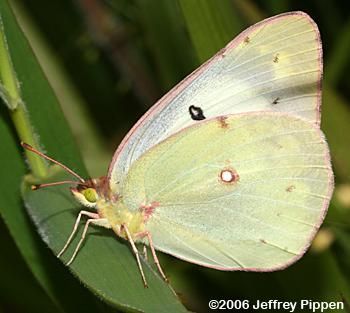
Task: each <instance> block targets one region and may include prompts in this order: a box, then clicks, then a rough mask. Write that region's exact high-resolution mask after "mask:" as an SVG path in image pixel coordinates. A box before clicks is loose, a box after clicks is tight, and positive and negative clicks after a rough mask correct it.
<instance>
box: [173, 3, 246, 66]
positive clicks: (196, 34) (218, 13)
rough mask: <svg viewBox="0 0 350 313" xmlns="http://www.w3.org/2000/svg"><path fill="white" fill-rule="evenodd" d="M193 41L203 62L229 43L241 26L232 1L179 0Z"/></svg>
mask: <svg viewBox="0 0 350 313" xmlns="http://www.w3.org/2000/svg"><path fill="white" fill-rule="evenodd" d="M179 3H180V6H181V8H182V12H183V14H184V17H185V20H186V24H187V28H188V31H189V33H190V37H191V40H192V43H193V45H194V47H195V50H196V52H197V56H198V58H199V60H200V61H201V62H204V61H206V60H207V59H208V58H209V57H211V56H212V55H214V54H215V53H216V52H217V51H218V50H220V49H222V48H223V47H224V45H225V44H226V43H228V42H229V41H230V40H231V39H232V37H233V35H234V34H235V33H236V32H237V29H239V28H240V25H241V21H240V19H239V17H238V15H235V11H234V10H233V7H232V4H231V2H230V1H227V0H222V1H195V0H179Z"/></svg>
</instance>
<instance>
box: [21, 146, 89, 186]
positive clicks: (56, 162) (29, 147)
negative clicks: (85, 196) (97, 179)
mask: <svg viewBox="0 0 350 313" xmlns="http://www.w3.org/2000/svg"><path fill="white" fill-rule="evenodd" d="M21 146H22V147H23V148H25V149H27V150H29V151H31V152H34V153H36V154H37V155H40V156H41V157H42V158H44V159H46V160H49V161H51V162H52V163H55V164H57V165H58V166H60V167H61V168H63V169H64V170H65V171H66V172H68V173H69V174H71V175H73V176H74V177H76V178H78V179H79V180H80V182H81V183H82V184H85V180H84V179H83V178H82V177H80V176H79V175H78V174H77V173H75V172H73V171H72V170H71V169H70V168H68V167H67V166H65V165H64V164H62V163H60V162H58V161H56V160H54V159H52V158H50V157H49V156H47V155H46V154H44V153H42V152H40V151H39V150H37V149H35V148H34V147H32V146H31V145H29V144H27V143H25V142H23V141H21ZM67 183H75V184H76V183H77V182H72V181H62V182H57V183H50V184H40V185H34V186H33V187H32V188H33V189H34V190H36V189H38V188H40V187H44V186H52V185H53V184H55V185H59V184H67Z"/></svg>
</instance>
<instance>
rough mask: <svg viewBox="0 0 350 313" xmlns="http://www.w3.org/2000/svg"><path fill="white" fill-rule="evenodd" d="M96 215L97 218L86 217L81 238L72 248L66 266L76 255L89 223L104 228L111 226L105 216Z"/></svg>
mask: <svg viewBox="0 0 350 313" xmlns="http://www.w3.org/2000/svg"><path fill="white" fill-rule="evenodd" d="M96 215H97V216H98V217H97V218H91V219H88V220H87V222H86V224H85V227H84V230H83V234H82V235H81V238H80V241H79V243H78V245H77V247H76V248H75V250H74V253H73V255H72V257H71V258H70V260H69V261H68V262H67V264H66V265H67V266H68V265H70V264H71V263H72V262H73V260H74V258H75V256H76V255H77V253H78V251H79V249H80V246H81V244H82V243H83V241H84V239H85V236H86V232H87V230H88V227H89V225H90V224H94V225H97V226H102V227H105V228H111V225H110V224H109V222H108V220H107V219H106V218H99V215H98V214H96Z"/></svg>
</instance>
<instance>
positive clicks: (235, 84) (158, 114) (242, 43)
mask: <svg viewBox="0 0 350 313" xmlns="http://www.w3.org/2000/svg"><path fill="white" fill-rule="evenodd" d="M321 76H322V49H321V42H320V37H319V32H318V29H317V26H316V24H315V23H314V22H313V21H312V20H311V18H310V17H309V16H308V15H306V14H305V13H302V12H292V13H287V14H282V15H279V16H275V17H272V18H270V19H266V20H264V21H262V22H260V23H258V24H256V25H254V26H252V27H250V28H248V29H247V30H246V31H244V32H243V33H242V34H240V35H239V36H238V37H237V38H236V39H234V40H233V41H232V42H231V43H229V44H228V45H227V47H226V48H224V49H223V50H222V51H220V52H219V53H218V54H217V55H216V56H214V57H213V58H212V59H210V60H209V61H208V62H207V63H206V64H204V65H203V66H202V67H201V68H199V69H198V70H197V71H195V72H194V73H193V74H191V75H190V76H189V77H187V78H186V79H185V80H183V81H182V82H181V83H180V84H179V85H178V86H176V87H175V88H174V89H173V90H172V91H170V92H169V93H168V94H167V95H166V96H164V97H163V98H162V99H161V100H160V101H159V102H158V103H157V104H156V105H155V106H154V107H152V108H151V109H150V110H149V111H148V112H147V113H146V114H145V115H144V116H143V118H141V120H140V121H139V122H138V123H137V124H136V125H135V126H134V127H133V128H132V130H131V131H130V132H129V134H128V135H127V136H126V138H125V139H124V141H123V142H122V144H121V145H120V147H119V148H118V150H117V151H116V153H115V155H114V158H113V161H112V163H111V166H110V169H109V174H108V177H109V179H110V185H111V188H112V190H115V191H117V182H121V181H123V179H124V177H125V175H126V173H127V171H128V169H129V167H130V166H131V164H132V163H133V162H134V161H135V160H137V159H138V158H139V157H140V156H141V155H142V154H143V153H144V152H145V151H147V150H148V149H149V148H151V147H152V146H154V145H155V144H157V143H159V142H160V141H162V140H164V139H165V138H167V137H168V136H170V135H171V134H174V133H175V132H177V131H179V130H181V129H183V128H184V127H188V126H190V125H194V124H197V123H199V122H200V121H201V120H203V119H205V118H206V119H210V118H213V117H216V116H222V115H227V114H234V113H244V112H250V111H260V110H263V111H280V112H286V113H290V114H293V115H297V116H301V117H303V118H305V119H307V120H309V121H310V122H312V123H315V124H319V119H320V114H319V106H320V97H321V91H320V80H321Z"/></svg>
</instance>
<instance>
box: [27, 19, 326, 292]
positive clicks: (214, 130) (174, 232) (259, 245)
mask: <svg viewBox="0 0 350 313" xmlns="http://www.w3.org/2000/svg"><path fill="white" fill-rule="evenodd" d="M321 78H322V48H321V41H320V36H319V32H318V29H317V26H316V24H315V23H314V22H313V21H312V19H311V18H310V17H309V16H308V15H307V14H305V13H303V12H291V13H286V14H281V15H278V16H275V17H272V18H269V19H266V20H264V21H262V22H260V23H258V24H256V25H254V26H252V27H250V28H248V29H247V30H245V31H244V32H243V33H241V34H240V35H239V36H238V37H237V38H235V39H234V40H233V41H232V42H230V43H229V44H228V45H227V46H226V47H225V48H224V49H223V50H221V51H220V52H218V54H216V55H215V56H214V57H213V58H211V59H210V60H209V61H208V62H206V63H205V64H204V65H202V66H201V67H200V68H199V69H197V70H196V71H195V72H194V73H192V74H191V75H189V76H188V77H187V78H186V79H185V80H184V81H182V82H181V83H180V84H179V85H178V86H176V87H175V88H173V89H172V90H171V91H170V92H169V93H168V94H167V95H165V96H164V97H163V98H162V99H161V100H160V101H159V102H158V103H157V104H155V105H154V106H153V107H152V108H151V109H150V110H149V111H148V112H147V113H146V114H145V115H144V116H143V117H142V118H141V119H140V120H139V122H138V123H137V124H136V125H135V126H134V127H133V128H132V129H131V130H130V132H129V133H128V135H127V136H126V137H125V139H124V140H123V142H122V143H121V145H120V146H119V148H118V149H117V151H116V153H115V155H114V157H113V160H112V162H111V165H110V167H109V171H108V174H107V176H106V177H104V178H102V179H92V180H87V181H85V180H84V179H83V178H81V177H80V176H78V175H77V174H75V173H72V171H70V170H69V171H70V173H71V174H73V175H75V176H76V177H77V178H78V179H79V182H77V183H76V184H77V185H76V186H75V187H73V188H71V191H72V192H73V195H74V196H75V197H76V198H77V199H78V200H79V201H80V202H81V203H82V204H83V205H85V206H87V207H89V208H93V209H95V210H96V211H94V212H90V211H81V212H80V214H79V216H78V218H77V221H76V224H75V227H74V230H73V232H72V234H71V236H70V237H69V239H68V241H67V242H66V245H65V246H64V247H63V249H62V251H61V252H60V253H59V256H60V255H61V254H62V253H63V252H64V251H65V249H66V248H67V246H68V245H69V243H70V242H71V240H72V238H73V236H74V234H75V231H76V229H77V227H78V223H79V221H80V218H81V216H82V215H86V216H88V217H89V220H88V222H87V224H86V226H85V229H84V232H83V237H82V239H81V241H80V242H79V244H78V246H77V248H76V250H75V252H74V254H73V256H72V258H71V260H70V261H69V263H71V262H72V261H73V259H74V257H75V255H76V253H77V251H78V250H79V247H80V245H81V243H82V241H83V239H84V237H85V234H86V231H87V228H88V225H90V224H95V225H99V226H103V227H107V228H111V229H112V230H113V231H114V232H115V233H116V234H117V235H118V236H119V237H122V238H125V239H127V240H128V241H129V242H130V244H131V246H132V249H133V251H134V253H135V255H136V259H137V262H138V266H139V269H140V272H141V275H142V278H143V281H144V284H145V285H146V284H147V283H146V279H145V276H144V274H143V270H142V267H141V263H140V258H139V253H138V251H137V248H136V246H135V242H143V243H146V244H149V245H150V248H151V252H152V254H153V257H154V259H155V262H156V264H157V266H158V269H159V271H160V273H161V275H162V276H163V277H164V278H165V275H164V273H163V271H162V269H161V267H160V264H159V262H158V258H157V255H156V252H155V249H157V250H160V251H163V252H166V253H169V254H171V255H174V256H176V257H178V258H180V259H184V260H186V261H189V262H192V263H196V264H200V265H203V266H207V267H212V268H216V269H220V270H243V271H272V270H277V269H282V268H284V267H286V266H288V265H290V264H292V263H293V262H295V261H296V260H297V259H299V258H300V257H301V256H302V255H303V254H304V252H305V251H306V249H307V248H308V247H309V245H310V243H311V241H312V239H313V237H314V236H315V234H316V232H317V230H318V228H319V227H320V225H321V223H322V221H323V219H324V216H325V214H326V211H327V208H328V204H329V201H330V198H331V195H332V191H333V173H332V169H331V164H330V157H329V151H328V146H327V143H326V141H325V139H324V136H323V134H322V132H321V130H320V104H321V88H320V84H321ZM23 145H24V146H25V147H26V148H27V149H30V150H32V151H34V152H36V153H39V154H41V153H40V152H38V151H36V150H34V149H33V148H32V147H30V146H28V145H26V144H23ZM41 155H42V156H43V157H46V158H48V157H47V156H45V155H43V154H41ZM50 160H51V161H53V162H55V163H58V162H57V161H54V160H52V159H50ZM60 165H61V164H60ZM61 166H62V165H61ZM65 169H66V170H68V169H67V168H65ZM56 184H57V183H56ZM43 186H47V184H46V185H39V186H37V187H36V188H39V187H43Z"/></svg>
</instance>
